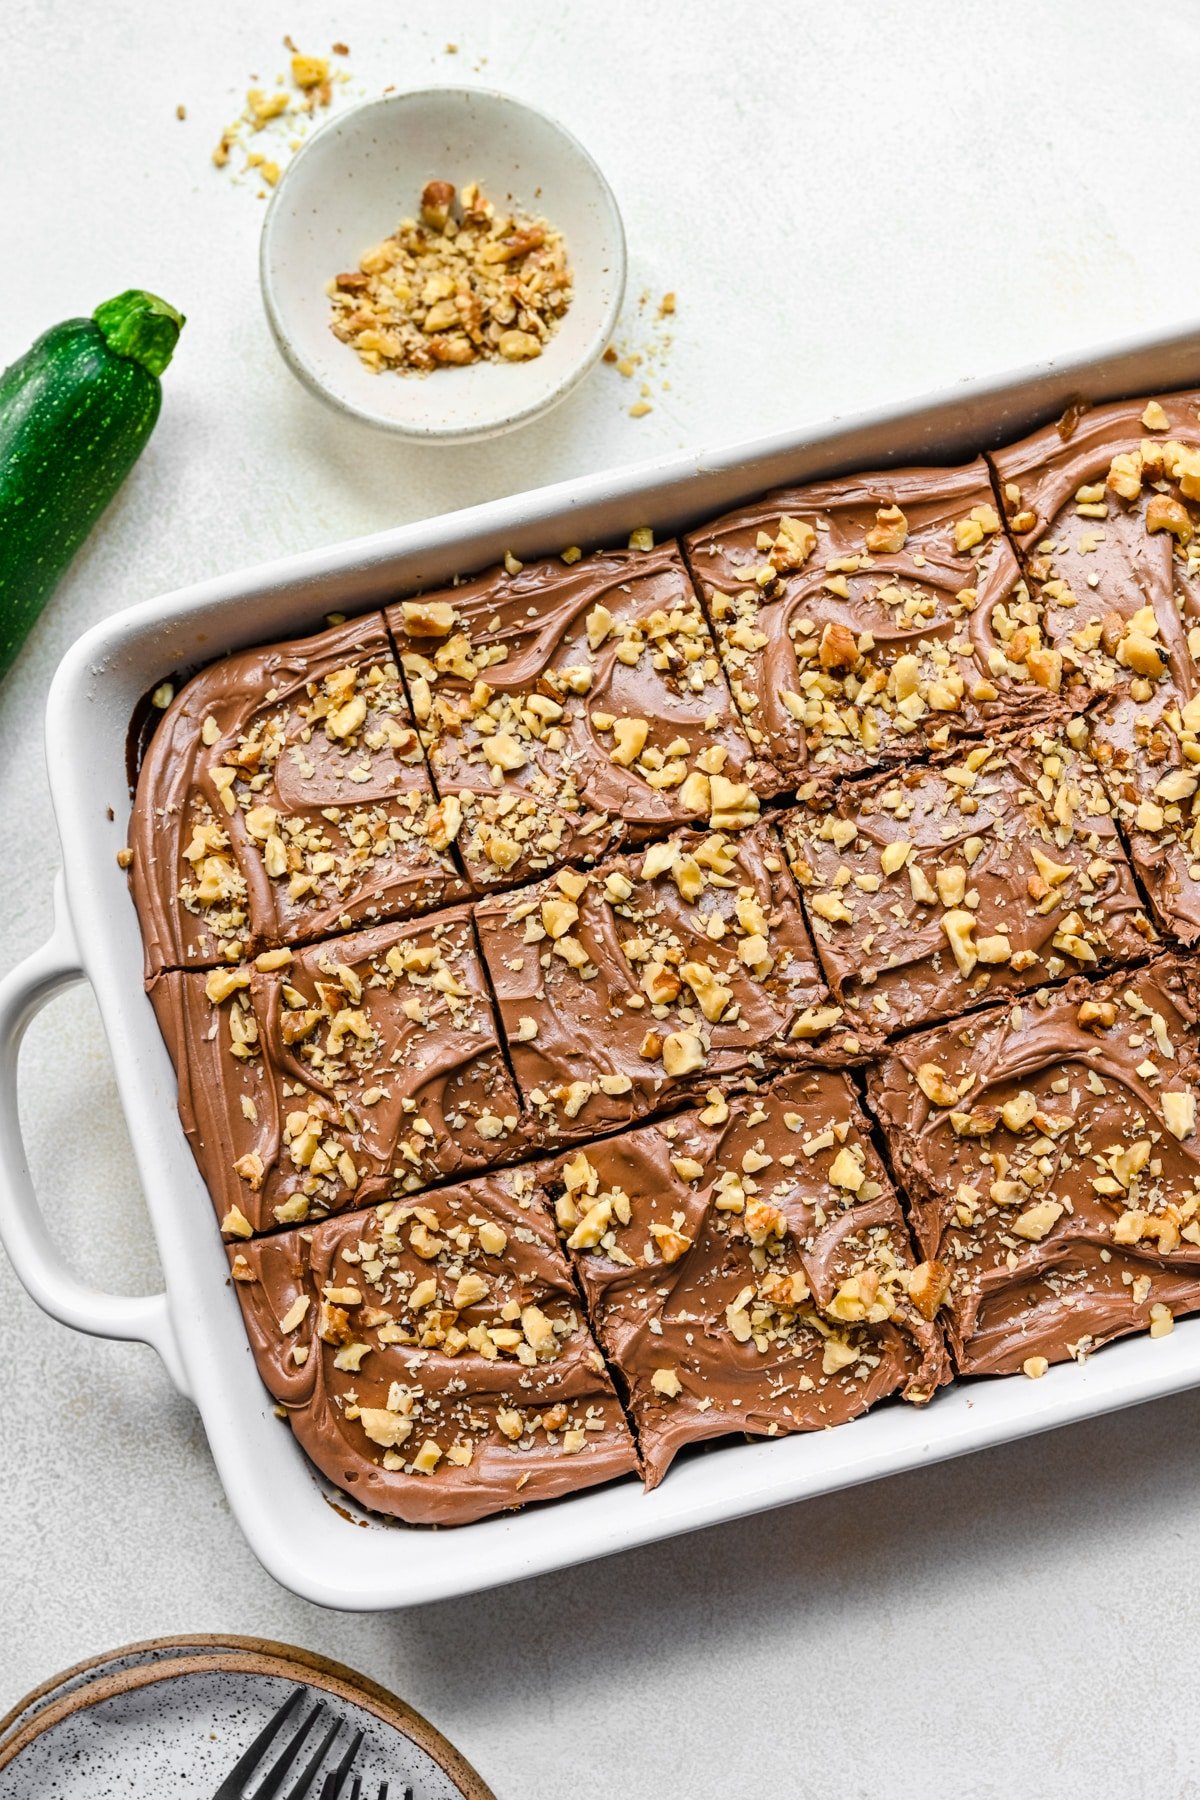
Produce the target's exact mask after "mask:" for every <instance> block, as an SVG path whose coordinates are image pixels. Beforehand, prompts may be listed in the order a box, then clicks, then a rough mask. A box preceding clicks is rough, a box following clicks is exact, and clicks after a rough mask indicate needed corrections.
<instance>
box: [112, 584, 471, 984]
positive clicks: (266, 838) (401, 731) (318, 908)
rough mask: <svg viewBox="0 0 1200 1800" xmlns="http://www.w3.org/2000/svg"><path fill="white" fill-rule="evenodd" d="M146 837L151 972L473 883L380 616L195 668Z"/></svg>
mask: <svg viewBox="0 0 1200 1800" xmlns="http://www.w3.org/2000/svg"><path fill="white" fill-rule="evenodd" d="M130 845H131V848H132V850H133V865H132V869H131V874H130V879H131V882H132V887H133V896H134V900H135V902H136V904H137V908H138V915H139V918H140V920H141V925H142V935H143V938H144V941H145V946H146V969H147V974H148V975H149V976H151V977H152V976H154V975H155V974H157V973H158V972H159V971H160V970H162V969H165V968H187V967H192V966H204V965H207V964H211V963H217V962H222V961H236V960H237V959H238V958H239V957H240V956H245V955H253V954H254V953H255V952H256V951H257V950H259V949H262V948H263V947H265V946H272V945H281V944H291V943H302V942H305V941H308V940H311V939H314V938H321V937H326V936H328V935H329V933H331V932H334V931H342V930H346V929H348V928H349V927H350V926H353V925H362V924H368V923H371V922H372V921H375V920H383V919H389V918H397V917H407V916H409V915H411V914H413V913H419V912H424V911H427V910H428V909H429V908H430V907H432V906H436V905H440V904H443V903H444V902H446V901H447V900H453V899H456V898H460V897H461V896H463V895H464V894H465V893H466V892H467V891H468V890H467V887H466V884H465V883H464V882H463V881H462V879H461V877H460V876H459V875H458V873H457V871H456V869H455V866H454V863H453V860H452V858H451V857H450V855H449V854H448V850H447V840H446V839H445V836H444V834H443V833H442V832H441V829H440V815H439V814H438V812H437V809H436V806H435V802H434V795H433V789H432V787H431V785H430V782H429V777H428V774H427V773H426V769H425V761H424V757H423V756H422V754H421V746H420V743H419V742H418V739H417V733H416V729H415V726H414V725H413V721H412V716H411V714H410V712H409V708H408V701H407V698H406V696H405V693H404V689H403V685H402V683H401V681H400V676H399V671H398V669H397V666H396V660H395V656H394V653H393V651H392V646H391V642H390V640H389V638H388V635H387V632H386V630H385V629H384V624H383V619H382V617H381V616H380V615H378V614H376V615H373V616H368V617H367V618H365V619H354V620H352V621H350V622H349V623H348V624H345V625H338V626H335V627H334V628H332V629H331V630H329V631H325V632H321V633H320V634H319V635H318V636H316V637H312V638H301V639H299V640H297V641H295V642H292V643H286V644H271V645H268V646H267V647H266V648H265V649H260V650H246V651H242V652H240V653H239V654H238V655H235V656H230V657H226V658H225V659H224V660H223V661H221V662H218V663H213V664H212V665H211V666H210V667H209V668H207V669H204V670H203V671H202V672H201V673H200V674H199V675H197V676H195V678H194V679H193V680H192V681H190V682H189V683H188V684H187V686H186V687H185V688H184V689H183V690H182V692H181V693H180V694H179V695H178V696H177V698H176V699H175V700H174V702H173V703H172V705H171V706H170V708H169V709H168V711H167V713H166V715H165V717H164V718H163V720H162V722H161V724H160V725H159V726H158V729H157V730H156V731H155V733H154V735H153V737H152V738H151V740H150V745H149V749H148V750H147V753H146V758H145V761H144V763H143V764H142V769H141V773H140V775H139V778H138V785H137V795H136V799H135V802H134V809H133V819H132V824H131V830H130Z"/></svg>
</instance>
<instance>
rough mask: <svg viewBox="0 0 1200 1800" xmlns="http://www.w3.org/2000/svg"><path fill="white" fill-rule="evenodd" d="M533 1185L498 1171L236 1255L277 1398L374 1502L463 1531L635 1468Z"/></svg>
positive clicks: (340, 1472)
mask: <svg viewBox="0 0 1200 1800" xmlns="http://www.w3.org/2000/svg"><path fill="white" fill-rule="evenodd" d="M531 1188H532V1184H531V1180H530V1177H529V1176H528V1174H526V1173H524V1172H522V1171H515V1170H514V1171H511V1172H510V1173H508V1174H507V1175H489V1176H487V1177H485V1178H482V1179H480V1180H478V1181H470V1182H464V1183H463V1184H461V1185H460V1186H455V1187H445V1188H439V1189H437V1190H436V1192H434V1193H431V1194H427V1195H425V1196H423V1197H422V1198H421V1199H420V1200H415V1201H408V1200H400V1201H391V1202H388V1203H387V1204H385V1205H381V1206H378V1207H374V1208H372V1209H371V1210H370V1211H368V1212H360V1213H356V1214H354V1215H353V1216H352V1217H348V1218H342V1219H332V1220H329V1221H327V1222H326V1223H325V1224H324V1225H319V1226H317V1227H316V1228H315V1229H313V1230H310V1231H288V1232H283V1233H281V1234H278V1235H276V1236H275V1237H271V1238H262V1239H257V1240H256V1241H255V1242H254V1243H251V1244H247V1245H246V1246H244V1247H243V1248H241V1249H232V1248H231V1249H230V1252H229V1256H230V1267H231V1271H232V1274H233V1279H234V1285H235V1288H236V1291H237V1295H238V1299H239V1300H240V1301H241V1304H242V1311H243V1314H244V1317H245V1320H246V1329H247V1331H248V1333H249V1337H250V1344H251V1347H252V1349H253V1351H254V1355H255V1359H256V1361H257V1363H258V1367H259V1371H260V1373H261V1375H262V1378H263V1380H264V1382H265V1383H266V1386H267V1388H268V1390H269V1391H270V1393H271V1394H272V1395H273V1396H274V1397H275V1399H276V1400H277V1401H278V1402H279V1404H280V1405H281V1406H282V1407H283V1408H284V1409H285V1410H286V1413H287V1418H288V1421H289V1423H290V1425H291V1428H292V1430H293V1432H294V1433H295V1435H296V1438H297V1440H298V1442H299V1443H300V1444H301V1445H302V1446H303V1448H304V1449H305V1451H306V1452H307V1453H308V1455H309V1456H310V1457H311V1458H312V1460H313V1461H314V1462H315V1463H316V1465H317V1467H318V1468H319V1469H321V1470H323V1471H324V1473H325V1474H326V1475H327V1476H328V1477H329V1478H330V1480H331V1481H333V1482H335V1483H336V1484H337V1485H338V1486H339V1487H340V1488H341V1489H343V1491H344V1492H345V1493H346V1494H348V1495H349V1496H350V1497H351V1498H352V1499H354V1500H355V1501H357V1502H359V1503H360V1504H361V1505H363V1506H367V1507H370V1508H372V1509H373V1510H374V1511H376V1512H383V1513H390V1514H392V1515H393V1516H394V1517H396V1518H400V1519H404V1520H406V1521H407V1522H408V1523H409V1524H413V1525H463V1524H467V1523H469V1522H470V1521H471V1520H474V1519H480V1518H484V1517H486V1516H487V1515H488V1514H489V1513H494V1512H500V1511H503V1510H505V1509H507V1508H509V1507H514V1506H523V1505H525V1504H526V1503H527V1502H529V1501H531V1500H550V1499H553V1498H555V1497H556V1496H557V1495H559V1494H564V1493H571V1492H577V1491H578V1490H579V1489H581V1488H587V1487H594V1486H595V1485H596V1484H597V1483H599V1482H604V1481H610V1480H612V1479H613V1478H614V1477H616V1476H618V1475H624V1474H627V1473H629V1472H631V1471H633V1470H635V1469H636V1468H637V1455H636V1452H635V1449H634V1445H633V1440H632V1438H631V1437H630V1434H629V1430H628V1427H627V1425H626V1423H625V1418H624V1415H623V1413H622V1411H621V1407H620V1405H619V1403H618V1401H617V1398H616V1395H615V1393H614V1392H613V1387H612V1382H611V1380H610V1379H609V1376H608V1372H607V1370H606V1369H605V1366H604V1359H603V1357H602V1356H601V1355H600V1353H599V1351H598V1350H597V1348H596V1345H595V1342H594V1340H593V1338H592V1335H591V1332H590V1331H589V1329H588V1326H587V1323H586V1321H585V1320H584V1318H583V1317H582V1313H581V1308H580V1304H579V1296H578V1293H577V1292H576V1289H575V1285H574V1283H573V1281H572V1280H571V1276H570V1272H569V1270H568V1268H567V1265H566V1262H565V1260H564V1258H563V1255H562V1252H561V1251H560V1250H559V1249H558V1247H557V1244H556V1243H555V1237H554V1228H553V1225H552V1223H551V1221H550V1220H549V1218H548V1217H547V1215H546V1213H545V1211H544V1209H543V1208H542V1207H541V1205H540V1204H539V1203H538V1202H537V1201H536V1200H535V1199H534V1198H533V1196H532V1192H531Z"/></svg>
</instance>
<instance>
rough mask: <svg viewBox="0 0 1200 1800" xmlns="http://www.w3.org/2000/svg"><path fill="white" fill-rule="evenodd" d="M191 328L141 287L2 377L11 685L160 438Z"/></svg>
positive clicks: (1, 559) (61, 330)
mask: <svg viewBox="0 0 1200 1800" xmlns="http://www.w3.org/2000/svg"><path fill="white" fill-rule="evenodd" d="M182 326H183V315H182V314H181V313H178V312H176V311H175V308H174V307H173V306H168V305H167V302H166V301H165V300H159V299H157V298H156V296H155V295H153V294H147V293H145V292H143V291H142V289H140V288H130V289H129V290H128V291H127V292H126V293H124V294H119V295H118V296H117V298H116V299H115V300H106V301H105V302H104V304H103V305H102V306H98V307H97V308H96V310H95V312H94V313H93V314H92V317H91V318H90V319H66V320H64V322H63V323H62V324H61V325H53V326H51V328H50V330H49V331H47V332H45V333H44V334H43V335H42V336H41V337H40V338H39V339H38V340H37V342H36V343H35V344H34V345H33V346H32V347H31V348H30V349H29V350H27V351H26V352H25V354H24V356H22V357H19V358H18V359H17V361H16V362H15V363H12V364H11V365H10V366H9V367H8V368H7V369H5V371H4V373H3V374H0V679H2V678H3V677H4V676H5V675H6V674H7V673H8V671H9V669H10V668H11V667H12V665H13V662H14V660H15V659H16V655H17V652H18V650H19V649H20V648H21V645H22V644H23V643H24V641H25V638H26V636H27V635H28V633H29V631H30V629H31V628H32V626H33V623H34V620H35V619H36V618H37V617H38V615H39V613H40V612H41V610H42V608H43V606H44V605H45V604H46V601H47V600H48V599H49V597H50V595H51V593H52V592H53V590H54V588H55V586H56V585H57V583H58V581H59V580H60V578H61V577H62V575H63V574H64V573H65V571H66V568H67V565H68V564H69V563H70V561H71V558H72V557H73V556H74V555H75V552H76V551H77V550H78V549H79V547H80V545H81V544H82V543H83V540H84V539H85V538H86V537H87V535H88V533H89V531H90V530H91V529H92V526H93V525H94V524H95V523H96V520H97V519H98V518H99V517H100V514H101V513H102V512H103V511H104V509H105V507H106V506H107V505H108V503H109V501H110V500H111V499H112V497H113V495H114V494H115V493H116V491H117V489H118V488H119V487H120V485H121V483H122V482H123V481H124V479H125V477H126V475H128V473H129V471H130V469H131V468H132V467H133V465H134V463H135V462H136V461H137V459H138V456H139V455H140V454H141V451H142V448H143V446H144V444H145V442H146V440H147V438H148V437H149V436H150V433H151V432H152V431H153V429H154V422H155V420H156V419H157V418H158V409H159V407H160V405H161V404H162V389H161V387H160V385H159V380H158V378H159V376H160V375H161V374H162V372H163V370H164V369H165V368H166V366H167V364H168V363H169V362H170V360H171V353H172V351H173V350H174V348H175V344H176V341H177V339H178V337H179V333H180V330H181V329H182Z"/></svg>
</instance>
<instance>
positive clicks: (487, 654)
mask: <svg viewBox="0 0 1200 1800" xmlns="http://www.w3.org/2000/svg"><path fill="white" fill-rule="evenodd" d="M515 570H516V572H515V573H513V574H509V573H508V572H507V571H506V570H505V569H503V568H501V569H493V570H491V571H489V572H488V573H487V574H485V575H480V576H478V577H476V578H475V579H474V580H472V581H466V582H463V583H461V584H460V585H458V586H456V587H453V588H447V589H445V590H443V591H442V592H440V593H436V594H429V595H426V596H423V597H422V598H421V599H418V600H406V601H403V602H402V603H401V604H400V605H398V606H394V607H392V609H391V610H390V611H389V613H388V615H387V617H388V623H389V625H390V626H391V629H392V631H393V633H394V634H395V638H396V642H397V644H398V645H399V647H400V652H401V657H402V661H403V667H404V672H405V677H406V679H407V682H408V686H409V691H410V692H411V694H412V699H413V708H414V711H415V714H416V717H417V720H418V723H419V725H420V730H421V736H422V739H423V741H424V743H425V745H426V747H427V750H428V754H429V762H430V767H431V769H432V771H433V777H434V781H435V782H436V784H437V789H438V792H439V794H440V795H441V796H442V799H443V801H444V802H449V803H450V804H452V805H453V807H454V808H455V817H456V819H458V820H459V827H458V838H457V842H458V847H459V850H460V853H461V855H462V857H463V860H464V862H465V865H466V867H467V870H468V872H469V873H470V876H471V878H472V880H473V881H474V882H475V883H476V884H477V885H479V886H489V885H490V886H495V885H497V884H500V885H505V886H507V885H511V884H512V883H513V882H516V881H520V880H525V879H528V878H529V877H530V876H531V875H536V874H538V873H539V872H540V871H542V870H545V869H549V868H552V867H555V866H556V865H558V864H559V863H563V862H571V861H575V862H593V861H595V860H596V858H598V857H600V856H603V855H604V854H605V853H606V852H608V851H609V850H611V849H612V848H613V847H614V845H615V844H616V843H617V842H618V841H620V840H622V839H624V840H625V841H627V842H631V843H637V842H639V841H642V840H644V839H645V838H646V837H647V836H650V835H660V836H661V835H662V834H663V833H664V832H666V831H669V830H670V829H671V827H672V826H674V825H681V824H686V823H688V822H690V821H703V822H710V821H711V822H712V823H713V824H714V825H716V826H718V827H720V826H721V825H722V815H723V814H730V813H733V812H736V811H739V810H741V809H742V808H745V807H749V808H750V810H751V812H752V813H754V814H756V813H757V811H758V796H759V795H760V794H761V795H763V796H765V795H767V794H769V793H772V792H774V791H775V790H776V789H777V787H778V785H779V784H778V781H777V779H776V778H775V776H774V774H773V772H772V771H769V770H764V769H763V768H762V767H761V765H760V763H759V760H758V759H757V758H756V757H755V755H754V754H753V752H752V751H751V748H750V745H749V743H748V742H747V739H746V737H745V734H744V733H743V731H742V730H741V728H740V726H739V724H738V722H737V715H736V712H735V710H734V708H733V705H732V703H731V700H730V696H729V691H728V689H727V687H726V685H725V682H724V680H723V678H722V675H721V670H720V665H719V663H718V659H717V655H716V651H715V649H714V647H713V642H712V638H711V636H710V635H709V630H708V626H707V624H706V623H705V619H704V615H703V613H702V612H701V610H700V606H699V604H698V602H697V600H696V596H695V593H694V591H693V589H692V585H691V582H690V580H689V579H688V575H687V571H686V569H685V568H684V566H683V563H682V561H681V559H680V556H679V553H678V550H677V549H676V547H675V545H673V544H663V545H660V546H659V547H657V548H656V549H654V550H650V551H634V550H617V551H608V552H604V553H600V554H596V555H594V556H589V557H587V558H585V559H583V560H582V561H577V562H575V563H574V564H572V565H570V566H568V565H566V564H564V563H563V562H561V561H559V560H557V559H555V560H550V561H543V562H536V563H527V564H526V565H524V566H523V567H522V566H521V565H519V564H517V565H515ZM747 783H749V784H750V787H749V788H748V787H747Z"/></svg>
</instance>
